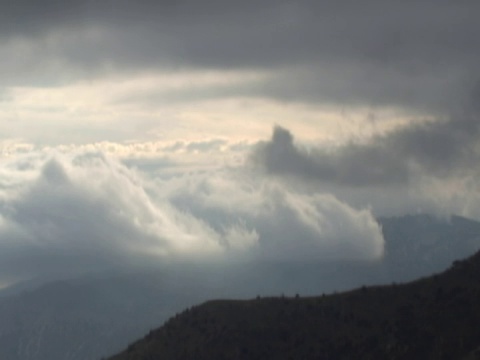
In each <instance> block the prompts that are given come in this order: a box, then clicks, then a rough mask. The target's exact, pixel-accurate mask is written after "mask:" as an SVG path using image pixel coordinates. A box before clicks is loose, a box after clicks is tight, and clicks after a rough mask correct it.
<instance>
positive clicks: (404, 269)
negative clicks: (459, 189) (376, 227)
mask: <svg viewBox="0 0 480 360" xmlns="http://www.w3.org/2000/svg"><path fill="white" fill-rule="evenodd" d="M378 222H379V223H380V224H381V226H382V230H383V234H384V238H385V255H384V260H383V263H384V264H385V267H386V271H387V276H388V277H389V278H390V279H392V280H394V281H405V280H412V279H415V278H417V277H419V276H423V275H429V274H432V273H434V272H439V271H442V270H444V269H446V268H447V267H448V266H449V265H450V264H451V263H452V261H454V260H457V259H463V258H465V257H467V256H470V255H471V254H473V253H474V252H475V251H477V250H479V249H480V223H479V222H477V221H474V220H470V219H467V218H464V217H460V216H452V217H451V218H449V219H441V218H438V217H434V216H429V215H407V216H401V217H393V218H380V219H378Z"/></svg>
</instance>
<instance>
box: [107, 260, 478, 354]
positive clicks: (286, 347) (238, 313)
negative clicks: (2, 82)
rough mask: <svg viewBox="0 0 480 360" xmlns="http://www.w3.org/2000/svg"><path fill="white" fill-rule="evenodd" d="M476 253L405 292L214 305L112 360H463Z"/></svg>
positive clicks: (474, 341) (473, 324)
mask: <svg viewBox="0 0 480 360" xmlns="http://www.w3.org/2000/svg"><path fill="white" fill-rule="evenodd" d="M479 279H480V253H477V254H476V255H474V256H473V257H471V258H469V259H467V260H464V261H461V262H456V263H455V264H454V265H453V266H452V268H450V269H449V270H448V271H446V272H444V273H442V274H440V275H436V276H432V277H429V278H425V279H422V280H418V281H416V282H413V283H409V284H405V285H391V286H379V287H368V288H366V287H364V288H360V289H357V290H355V291H351V292H347V293H342V294H337V295H330V296H321V297H311V298H265V299H257V300H251V301H212V302H207V303H205V304H203V305H200V306H198V307H195V308H192V309H189V310H187V311H185V312H183V313H182V314H180V315H178V316H176V317H175V318H172V319H171V320H169V321H168V322H167V323H166V324H165V325H164V326H163V327H161V328H159V329H158V330H155V331H153V332H151V333H150V334H149V335H147V336H146V337H145V338H144V339H143V340H141V341H139V342H137V343H135V344H132V345H130V346H129V348H128V349H127V350H126V351H125V352H124V353H122V354H120V355H117V356H114V357H112V358H111V360H153V359H155V360H157V359H165V360H170V359H177V360H180V359H195V360H202V359H252V360H253V359H262V360H265V359H276V360H281V359H422V360H425V359H449V360H451V359H462V358H464V357H465V358H466V357H467V356H472V354H473V353H474V352H475V349H477V348H478V347H479V345H480V280H479Z"/></svg>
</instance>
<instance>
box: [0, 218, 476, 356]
mask: <svg viewBox="0 0 480 360" xmlns="http://www.w3.org/2000/svg"><path fill="white" fill-rule="evenodd" d="M379 222H380V224H381V225H382V228H383V231H384V234H385V257H384V259H379V260H376V261H342V262H339V261H332V262H326V261H321V262H309V263H304V262H273V261H272V262H262V263H259V262H251V263H237V264H229V265H228V266H224V265H214V264H212V265H210V266H207V265H205V264H203V265H200V264H191V263H189V264H176V265H169V266H164V267H163V268H159V269H156V270H154V271H153V270H152V271H139V272H137V273H130V274H111V275H109V276H107V275H102V276H97V277H94V276H90V277H83V278H80V279H73V280H64V281H56V282H53V283H50V284H45V285H42V286H39V285H38V283H35V282H34V281H33V282H29V283H24V284H19V285H17V286H15V287H13V288H10V289H6V290H3V291H1V292H0V359H2V360H98V359H99V358H100V357H101V356H106V355H110V354H113V353H115V352H118V351H120V350H121V349H122V348H123V347H125V345H126V344H128V343H129V342H131V341H133V340H134V339H136V338H138V337H140V336H142V335H143V334H145V333H147V332H148V331H149V330H150V329H152V328H154V327H157V326H158V325H159V324H162V323H163V322H164V321H165V320H167V319H168V318H169V317H170V316H172V315H174V314H175V313H176V312H179V311H181V310H183V309H184V308H185V307H188V306H192V305H194V304H196V303H199V302H202V301H206V300H208V299H213V298H228V299H233V298H235V299H248V298H252V297H255V296H257V295H260V296H262V297H264V296H272V295H281V294H285V295H286V296H294V295H295V294H296V293H299V294H301V295H318V294H322V293H331V292H334V291H337V292H338V291H344V290H347V289H352V288H355V287H359V286H362V285H373V284H390V283H392V282H402V281H406V280H411V279H414V278H417V277H420V276H425V275H429V274H432V273H433V272H438V271H441V270H444V269H446V268H447V267H448V266H449V265H450V264H451V263H452V262H453V261H454V260H457V259H460V258H464V257H466V256H467V255H470V254H473V253H474V252H475V251H476V250H478V249H480V223H478V222H475V221H472V220H468V219H465V218H460V217H453V218H451V219H449V220H442V219H437V218H435V217H430V216H426V215H416V216H405V217H398V218H382V219H379ZM479 345H480V344H479Z"/></svg>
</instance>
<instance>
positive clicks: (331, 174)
mask: <svg viewBox="0 0 480 360" xmlns="http://www.w3.org/2000/svg"><path fill="white" fill-rule="evenodd" d="M478 120H479V119H478V117H471V118H467V119H462V120H447V121H443V122H440V121H439V122H435V123H427V124H421V125H413V126H410V127H408V128H405V129H403V130H399V131H395V132H393V133H390V134H388V135H383V136H378V137H376V138H374V139H373V141H371V142H369V143H367V144H356V143H351V144H347V145H344V146H341V147H339V148H337V149H333V150H332V149H330V150H320V149H314V150H310V151H306V150H304V149H302V148H300V147H298V146H296V145H295V144H294V141H293V135H292V134H291V133H290V132H289V131H288V130H287V129H283V128H281V127H275V129H274V131H273V135H272V138H271V139H270V140H269V141H267V142H263V143H260V144H259V145H258V146H257V148H256V150H255V151H254V152H253V154H252V160H253V161H254V163H256V164H257V165H260V166H261V167H263V168H265V169H266V170H267V171H268V172H270V173H272V174H278V175H290V176H295V177H300V178H305V179H307V180H315V181H321V182H327V183H333V184H337V185H347V186H376V185H395V184H406V183H408V182H410V181H412V180H415V178H416V177H417V176H420V175H426V174H428V175H430V176H435V177H439V178H444V177H449V176H456V175H462V174H465V173H471V172H472V171H475V168H476V164H478V161H479V160H480V156H479V154H478V151H477V150H476V149H477V146H478V134H479V124H480V122H479V121H478Z"/></svg>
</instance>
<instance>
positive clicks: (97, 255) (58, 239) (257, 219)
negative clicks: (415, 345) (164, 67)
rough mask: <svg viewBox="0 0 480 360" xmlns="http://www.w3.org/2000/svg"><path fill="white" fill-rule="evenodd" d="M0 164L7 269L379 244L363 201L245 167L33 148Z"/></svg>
mask: <svg viewBox="0 0 480 360" xmlns="http://www.w3.org/2000/svg"><path fill="white" fill-rule="evenodd" d="M2 168H3V170H4V171H3V173H4V174H5V175H7V176H8V177H4V178H5V179H8V180H5V181H4V183H3V184H2V187H1V193H0V194H1V197H0V220H1V221H0V233H1V236H0V238H1V239H2V240H1V242H0V250H1V251H0V254H1V255H0V264H1V265H0V274H1V276H2V277H3V278H4V279H6V280H8V279H9V278H10V279H16V278H31V277H39V278H45V279H48V278H56V277H67V276H72V275H75V274H79V273H83V272H88V271H100V270H106V269H112V268H116V269H118V268H131V267H132V266H133V267H138V266H154V265H165V264H168V263H171V262H176V261H194V262H205V261H207V262H212V261H213V262H218V261H220V262H223V261H226V260H229V261H235V262H238V261H240V262H242V261H260V262H261V261H265V260H278V261H299V260H322V259H324V260H325V259H373V258H378V257H379V256H381V254H382V251H383V238H382V235H381V231H380V229H379V226H378V224H377V223H376V222H375V220H374V219H373V218H372V215H371V214H370V213H369V212H368V211H366V210H360V211H358V210H354V209H352V208H351V207H349V206H348V205H347V204H344V203H342V202H340V201H339V200H337V199H336V198H334V197H333V196H331V195H324V194H314V195H313V196H306V195H303V194H301V193H297V192H295V191H293V190H291V189H288V188H287V187H285V186H283V185H280V184H277V183H275V182H270V181H266V180H265V179H263V180H262V179H259V178H255V176H254V175H253V174H249V173H248V172H242V173H243V175H241V174H234V173H232V172H234V171H235V170H232V169H231V170H225V169H223V170H221V171H220V170H217V171H213V172H211V173H208V174H205V173H203V174H202V173H194V175H183V176H177V177H170V178H168V179H165V178H164V179H163V180H162V179H161V178H156V179H153V178H152V177H150V176H149V175H148V174H147V173H140V172H139V171H138V170H133V169H132V168H129V167H126V166H125V165H123V164H122V163H120V162H118V161H116V160H113V159H112V158H109V157H106V156H104V155H102V154H99V153H81V154H78V153H77V154H76V155H59V154H56V155H39V154H37V155H35V156H33V155H32V154H29V155H25V156H23V157H16V158H14V159H11V160H10V161H8V162H3V164H2ZM237 171H238V170H237ZM257 181H260V182H257Z"/></svg>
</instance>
